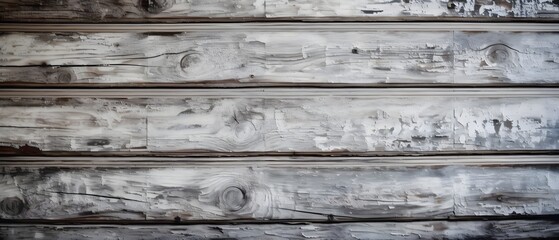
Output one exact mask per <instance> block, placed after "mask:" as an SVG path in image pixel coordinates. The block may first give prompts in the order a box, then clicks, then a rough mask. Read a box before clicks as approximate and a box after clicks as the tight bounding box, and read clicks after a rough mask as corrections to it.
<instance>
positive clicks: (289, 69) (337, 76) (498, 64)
mask: <svg viewBox="0 0 559 240" xmlns="http://www.w3.org/2000/svg"><path fill="white" fill-rule="evenodd" d="M557 36H558V35H557V33H542V32H540V33H537V32H530V33H528V32H525V33H522V32H520V33H518V32H465V31H428V32H424V31H422V32H414V31H392V32H390V31H374V30H373V31H365V32H357V31H352V30H351V29H350V30H346V31H344V30H336V31H331V32H329V31H328V30H319V31H313V30H312V29H309V30H308V31H307V32H301V31H290V30H285V29H283V30H281V31H279V30H278V31H275V30H269V31H267V30H265V29H262V28H261V30H259V31H250V30H244V31H237V30H233V31H227V30H225V31H212V30H206V31H205V30H194V31H190V32H181V33H171V34H169V33H82V34H79V33H8V34H4V35H2V36H0V42H2V43H3V46H2V48H1V49H0V84H14V83H15V84H33V83H35V84H40V83H43V84H44V83H47V84H55V85H69V86H72V85H77V86H85V85H136V86H137V85H139V84H151V85H153V84H155V85H157V84H159V85H165V84H181V85H198V86H204V85H212V84H213V86H245V85H247V86H248V85H266V86H267V85H296V84H315V85H329V84H350V85H375V84H402V83H404V84H505V85H506V84H557V83H558V82H559V78H557V76H559V67H557V66H558V64H559V61H558V60H557V59H559V48H558V47H557V46H559V38H558V37H557Z"/></svg>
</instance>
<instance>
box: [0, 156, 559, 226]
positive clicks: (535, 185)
mask: <svg viewBox="0 0 559 240" xmlns="http://www.w3.org/2000/svg"><path fill="white" fill-rule="evenodd" d="M1 173H2V175H1V176H2V177H1V180H0V190H1V191H0V199H2V200H1V201H2V202H1V204H0V209H1V211H0V216H1V218H3V219H82V220H87V219H89V220H93V219H96V220H103V219H105V220H111V219H113V220H114V219H129V220H173V219H175V218H176V217H179V218H180V219H182V220H184V221H188V220H232V219H241V218H242V219H257V220H266V219H315V220H327V219H328V218H332V217H334V218H336V219H338V220H344V219H345V220H351V219H354V220H355V219H360V218H379V217H396V218H397V217H428V218H446V217H449V216H450V217H453V216H457V217H460V216H507V215H514V214H524V215H541V214H558V213H559V182H558V180H559V169H558V168H557V167H556V166H555V165H527V166H526V165H524V166H522V165H521V166H518V165H516V166H512V165H511V166H506V165H505V166H502V165H501V166H485V167H481V166H407V167H406V166H378V165H374V164H373V165H367V164H357V165H353V164H352V163H348V164H346V165H345V166H341V165H328V164H322V165H317V164H304V163H303V164H298V163H296V162H283V163H281V162H279V163H278V162H274V163H272V164H270V163H267V162H245V163H240V164H239V163H234V162H228V161H224V162H215V163H203V162H199V163H189V164H188V165H186V164H185V165H184V166H182V167H177V166H174V167H172V168H170V167H169V168H166V167H151V168H134V167H126V168H119V167H118V166H116V167H114V166H113V167H98V168H95V167H86V168H81V167H78V168H56V167H38V168H34V167H7V166H5V167H2V172H1ZM387 186H390V187H389V188H387Z"/></svg>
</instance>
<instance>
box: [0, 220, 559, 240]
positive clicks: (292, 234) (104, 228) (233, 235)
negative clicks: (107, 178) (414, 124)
mask: <svg viewBox="0 0 559 240" xmlns="http://www.w3.org/2000/svg"><path fill="white" fill-rule="evenodd" d="M557 225H558V223H557V222H556V221H542V220H540V221H521V220H515V221H471V222H445V221H431V222H407V223H397V222H396V223H394V222H393V223H343V224H291V225H282V224H269V225H255V224H252V225H251V224H243V225H192V226H168V225H167V226H114V225H113V226H111V225H101V226H99V225H82V226H71V225H67V226H52V225H36V226H31V225H3V226H0V238H2V239H6V240H11V239H14V240H17V239H61V240H66V239H107V238H118V239H122V240H128V239H130V240H136V239H286V238H287V239H475V238H481V239H555V238H558V237H559V228H558V227H557Z"/></svg>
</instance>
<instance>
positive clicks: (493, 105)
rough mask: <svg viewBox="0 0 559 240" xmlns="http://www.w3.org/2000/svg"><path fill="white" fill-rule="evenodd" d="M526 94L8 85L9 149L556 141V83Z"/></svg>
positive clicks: (394, 146)
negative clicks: (11, 87)
mask: <svg viewBox="0 0 559 240" xmlns="http://www.w3.org/2000/svg"><path fill="white" fill-rule="evenodd" d="M74 91H77V93H76V94H77V95H85V96H87V95H88V94H93V95H95V94H101V93H99V91H98V90H89V91H82V92H80V91H78V90H74ZM522 91H524V90H522ZM522 91H520V92H515V91H514V90H501V89H494V90H489V89H462V90H460V89H454V90H452V91H448V90H443V91H436V90H429V89H408V90H405V89H399V90H394V91H390V90H385V89H376V90H375V89H363V90H359V89H353V90H350V89H341V90H336V89H335V90H326V89H324V90H317V89H306V90H305V89H299V90H296V89H283V90H282V89H274V90H269V89H248V90H247V89H229V90H227V91H226V92H224V91H221V90H213V91H212V90H210V91H203V90H192V91H182V92H181V91H173V90H171V91H160V92H157V91H156V90H150V91H133V92H127V91H118V90H115V91H113V92H112V93H111V91H109V90H104V92H106V93H108V95H107V96H106V97H102V98H93V97H47V95H49V94H53V95H57V94H62V95H64V94H65V92H69V91H66V90H64V91H59V93H57V92H48V91H46V90H38V91H24V92H16V93H15V94H12V95H10V92H9V91H6V92H4V93H3V94H6V96H4V97H3V98H0V145H1V146H5V147H14V148H19V147H24V146H26V145H29V146H31V147H36V148H38V150H42V151H105V152H111V151H135V150H141V151H155V152H157V151H162V152H177V151H182V152H196V151H202V152H208V151H209V152H340V151H342V152H343V151H345V152H369V151H445V150H446V151H453V150H554V149H558V148H559V128H558V126H559V114H558V112H559V98H558V97H557V95H558V94H557V91H556V90H554V89H534V90H533V91H531V92H524V93H523V92H522ZM71 92H72V91H70V92H69V93H71ZM20 94H21V95H20ZM26 94H28V95H27V96H26ZM37 94H43V96H45V97H43V98H36V97H34V96H36V95H37ZM111 94H112V95H111ZM127 94H129V95H128V96H127V97H126V95H127ZM150 94H154V95H150ZM166 94H169V95H166ZM173 94H177V95H173ZM123 95H124V96H123ZM157 95H158V96H157ZM108 96H115V97H108ZM116 96H120V97H116ZM147 96H150V97H147Z"/></svg>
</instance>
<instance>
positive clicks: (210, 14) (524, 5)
mask: <svg viewBox="0 0 559 240" xmlns="http://www.w3.org/2000/svg"><path fill="white" fill-rule="evenodd" d="M558 15H559V6H558V4H557V2H555V1H552V0H537V1H527V0H521V1H511V2H508V1H475V0H465V1H454V0H449V1H446V0H436V1H426V0H421V1H408V0H402V1H392V2H388V1H378V0H351V1H346V0H237V1H224V0H193V1H179V0H140V1H135V0H118V1H112V0H97V1H94V2H89V1H79V0H62V1H40V0H4V1H2V2H0V16H1V17H0V20H2V21H10V22H14V21H17V22H93V23H104V22H210V21H216V22H224V21H263V20H295V21H297V20H303V21H321V20H330V21H331V20H339V21H375V20H376V21H379V20H381V21H386V20H390V21H399V20H404V21H405V20H419V21H422V20H423V21H427V20H454V21H471V20H478V21H479V20H484V21H503V20H508V21H511V20H515V19H524V20H525V19H533V20H542V19H555V18H557V17H558Z"/></svg>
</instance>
